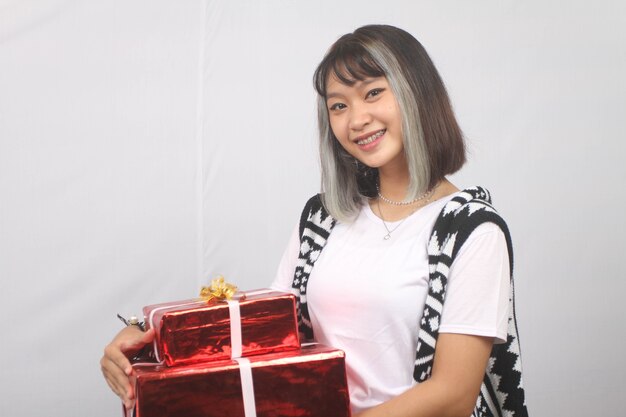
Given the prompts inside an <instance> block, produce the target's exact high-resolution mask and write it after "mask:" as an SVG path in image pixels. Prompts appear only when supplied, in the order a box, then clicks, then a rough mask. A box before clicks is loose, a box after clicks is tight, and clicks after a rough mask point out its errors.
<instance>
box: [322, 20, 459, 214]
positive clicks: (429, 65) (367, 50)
mask: <svg viewBox="0 0 626 417" xmlns="http://www.w3.org/2000/svg"><path fill="white" fill-rule="evenodd" d="M381 76H384V77H386V79H387V81H388V83H389V86H390V88H391V90H392V92H393V94H394V96H395V98H396V100H397V102H398V106H399V108H400V113H401V117H402V134H403V143H404V154H405V157H406V160H407V164H408V169H409V175H410V183H409V188H408V190H407V195H406V197H405V201H409V200H412V199H414V198H417V197H418V196H419V195H421V194H422V193H424V192H426V191H427V190H429V189H431V188H432V187H434V186H435V185H436V184H437V183H438V182H439V181H441V180H442V179H443V178H444V177H445V176H446V175H449V174H452V173H454V172H456V171H458V170H459V169H460V168H461V167H462V166H463V164H464V163H465V142H464V140H463V133H462V132H461V129H460V128H459V125H458V123H457V121H456V119H455V117H454V112H453V111H452V107H451V105H450V99H449V98H448V93H447V92H446V88H445V86H444V84H443V81H442V80H441V77H440V76H439V73H438V72H437V69H436V68H435V65H434V64H433V62H432V61H431V59H430V57H429V56H428V54H427V53H426V50H425V49H424V47H423V46H422V45H421V44H420V43H419V42H418V41H417V39H415V38H414V37H413V36H412V35H411V34H409V33H408V32H406V31H404V30H402V29H399V28H396V27H393V26H387V25H368V26H363V27H360V28H358V29H357V30H355V31H354V32H353V33H349V34H346V35H344V36H342V37H341V38H339V39H338V40H337V41H336V42H335V43H334V44H333V45H332V46H331V47H330V49H329V50H328V52H327V53H326V55H325V56H324V59H323V60H322V62H321V63H320V64H319V65H318V67H317V69H316V70H315V74H314V75H313V83H314V85H315V89H316V90H317V93H318V94H319V96H318V103H317V104H318V127H319V133H320V162H321V171H322V192H323V193H322V201H323V203H324V206H325V208H326V210H327V211H328V212H329V213H330V215H331V216H333V217H334V218H335V219H337V220H339V221H347V222H349V221H351V220H353V219H354V217H355V216H356V214H357V213H358V211H359V209H360V207H361V205H362V204H363V196H366V197H375V196H376V188H377V186H378V170H377V169H374V168H370V167H367V166H365V165H363V164H362V163H360V162H359V161H357V160H356V159H355V158H354V157H352V156H351V155H350V154H349V153H348V152H347V151H345V150H344V149H343V147H342V146H341V145H340V144H339V141H338V140H337V138H336V137H335V135H334V134H333V132H332V130H331V128H330V122H329V116H328V108H327V104H326V86H327V82H328V79H329V77H336V78H337V80H339V81H340V82H342V83H344V84H346V85H349V86H352V85H354V84H355V83H356V82H357V81H363V80H365V79H366V78H370V77H381Z"/></svg>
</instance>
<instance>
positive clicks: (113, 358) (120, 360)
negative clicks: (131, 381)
mask: <svg viewBox="0 0 626 417" xmlns="http://www.w3.org/2000/svg"><path fill="white" fill-rule="evenodd" d="M104 357H105V358H106V359H107V360H108V361H109V362H110V363H111V364H113V365H115V366H117V367H118V368H119V369H120V370H121V371H122V372H124V373H125V374H126V375H130V374H131V373H132V370H133V368H132V366H131V364H130V361H129V360H128V358H127V357H126V355H125V354H124V352H122V350H121V349H120V348H119V347H118V346H116V345H115V344H110V345H108V346H107V347H106V348H105V349H104Z"/></svg>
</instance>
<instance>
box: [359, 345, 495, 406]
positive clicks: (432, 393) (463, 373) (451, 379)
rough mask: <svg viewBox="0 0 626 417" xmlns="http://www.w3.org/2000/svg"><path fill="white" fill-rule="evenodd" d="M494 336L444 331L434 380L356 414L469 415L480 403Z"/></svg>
mask: <svg viewBox="0 0 626 417" xmlns="http://www.w3.org/2000/svg"><path fill="white" fill-rule="evenodd" d="M492 345H493V338H490V337H482V336H471V335H463V334H452V333H442V334H441V335H440V336H439V338H438V340H437V349H436V351H435V359H434V363H433V372H432V376H431V378H430V379H428V380H427V381H425V382H422V383H421V384H417V385H415V386H414V387H413V388H411V389H409V390H407V391H406V392H404V393H403V394H401V395H398V396H397V397H395V398H393V399H391V400H389V401H387V402H385V403H383V404H380V405H379V406H376V407H373V408H370V409H369V410H367V411H365V412H363V413H361V414H358V415H356V416H354V417H383V416H384V417H427V416H433V417H468V416H470V415H471V414H472V410H473V409H474V406H475V405H476V399H477V398H478V393H479V391H480V385H481V383H482V380H483V377H484V375H485V369H486V367H487V361H488V359H489V354H490V352H491V347H492Z"/></svg>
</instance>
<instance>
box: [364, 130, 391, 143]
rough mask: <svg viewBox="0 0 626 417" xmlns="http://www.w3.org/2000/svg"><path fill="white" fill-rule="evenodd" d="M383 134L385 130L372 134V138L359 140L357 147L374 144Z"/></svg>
mask: <svg viewBox="0 0 626 417" xmlns="http://www.w3.org/2000/svg"><path fill="white" fill-rule="evenodd" d="M384 133H385V129H383V130H381V131H379V132H377V133H374V134H373V135H372V136H370V137H367V138H365V139H361V140H359V141H357V145H367V144H368V143H372V142H374V141H375V140H376V139H378V138H379V137H381V136H382V135H383V134H384Z"/></svg>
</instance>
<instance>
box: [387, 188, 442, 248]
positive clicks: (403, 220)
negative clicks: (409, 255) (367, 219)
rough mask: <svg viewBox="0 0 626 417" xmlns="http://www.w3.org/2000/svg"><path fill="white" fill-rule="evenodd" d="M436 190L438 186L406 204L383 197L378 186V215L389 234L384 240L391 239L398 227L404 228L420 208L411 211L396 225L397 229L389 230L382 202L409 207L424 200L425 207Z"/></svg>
mask: <svg viewBox="0 0 626 417" xmlns="http://www.w3.org/2000/svg"><path fill="white" fill-rule="evenodd" d="M435 188H436V186H435V187H433V188H431V189H430V190H428V191H426V192H425V193H424V194H422V195H421V196H419V197H417V198H416V199H413V200H411V201H408V202H405V201H393V200H389V199H387V198H385V197H383V195H382V194H381V193H380V189H379V188H378V186H376V189H377V191H378V197H379V199H378V200H376V205H377V206H378V213H380V220H382V222H383V226H385V230H386V231H387V234H386V235H385V236H383V240H389V239H391V234H392V233H393V232H395V231H396V229H397V228H398V227H400V226H402V223H404V222H405V220H406V219H408V218H409V217H411V214H413V213H415V212H416V211H417V209H418V208H419V207H416V208H415V209H414V210H413V211H411V212H410V213H409V214H408V215H407V216H406V217H405V218H404V219H402V220H401V221H400V223H398V224H397V225H396V227H394V228H393V229H389V227H388V226H387V222H386V221H385V216H384V215H383V211H382V210H381V208H380V200H383V201H384V202H385V203H389V204H393V205H395V206H408V205H409V204H414V203H417V202H418V201H420V200H424V204H423V205H426V204H428V202H429V201H430V199H431V198H432V196H433V194H434V192H435Z"/></svg>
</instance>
